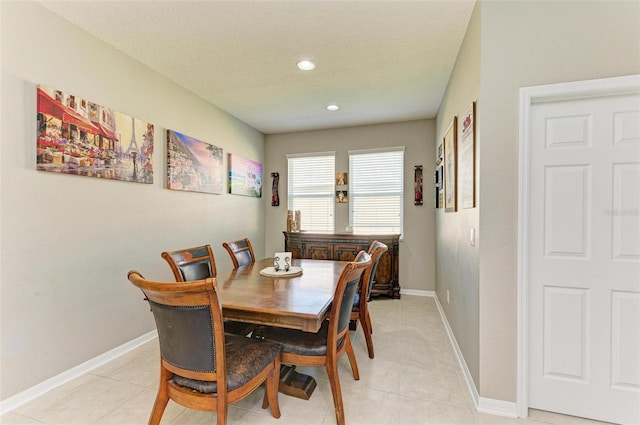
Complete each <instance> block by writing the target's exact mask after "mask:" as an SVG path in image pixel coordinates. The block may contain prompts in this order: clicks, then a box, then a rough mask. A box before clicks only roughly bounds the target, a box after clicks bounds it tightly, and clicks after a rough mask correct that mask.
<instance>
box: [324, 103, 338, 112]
mask: <svg viewBox="0 0 640 425" xmlns="http://www.w3.org/2000/svg"><path fill="white" fill-rule="evenodd" d="M327 109H328V110H329V111H337V110H338V109H340V107H339V106H338V105H336V104H335V103H332V104H331V105H327Z"/></svg>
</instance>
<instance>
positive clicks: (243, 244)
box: [222, 238, 256, 269]
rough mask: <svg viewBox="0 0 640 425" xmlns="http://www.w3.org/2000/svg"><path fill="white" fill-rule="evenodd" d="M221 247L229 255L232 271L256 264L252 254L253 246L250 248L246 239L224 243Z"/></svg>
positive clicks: (249, 243) (249, 242)
mask: <svg viewBox="0 0 640 425" xmlns="http://www.w3.org/2000/svg"><path fill="white" fill-rule="evenodd" d="M222 246H223V247H224V249H226V250H227V252H228V253H229V256H230V257H231V261H232V262H233V268H234V269H237V268H238V267H242V266H248V265H249V264H252V263H255V262H256V256H255V255H254V254H253V246H251V241H250V240H249V239H247V238H244V239H240V240H237V241H233V242H224V243H223V244H222Z"/></svg>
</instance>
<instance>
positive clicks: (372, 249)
mask: <svg viewBox="0 0 640 425" xmlns="http://www.w3.org/2000/svg"><path fill="white" fill-rule="evenodd" d="M388 249H389V248H388V247H387V245H385V244H383V243H382V242H378V241H373V242H372V243H371V245H370V246H369V251H368V254H369V255H370V256H371V265H370V266H369V267H367V269H366V270H365V271H364V273H363V274H362V279H361V280H360V288H359V290H358V293H357V294H356V297H355V299H354V300H353V308H352V310H351V320H355V321H357V322H360V325H361V326H362V332H363V333H364V339H365V341H366V342H367V351H368V352H369V358H370V359H372V358H374V357H375V353H374V351H373V338H372V336H371V335H372V334H373V326H372V323H371V316H370V315H369V299H370V297H371V289H372V288H373V280H374V277H375V275H376V270H377V268H378V263H379V262H380V257H382V254H384V253H385V252H386V251H387V250H388Z"/></svg>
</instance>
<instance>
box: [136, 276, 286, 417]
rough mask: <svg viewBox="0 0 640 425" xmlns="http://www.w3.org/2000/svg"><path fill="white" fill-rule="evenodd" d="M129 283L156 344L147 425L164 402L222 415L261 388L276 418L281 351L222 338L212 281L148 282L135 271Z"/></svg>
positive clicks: (259, 343) (253, 341)
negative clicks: (149, 319)
mask: <svg viewBox="0 0 640 425" xmlns="http://www.w3.org/2000/svg"><path fill="white" fill-rule="evenodd" d="M128 278H129V281H130V282H131V283H132V284H133V285H135V286H136V287H138V288H140V289H141V290H142V292H143V293H144V295H145V298H146V299H147V300H148V301H149V305H150V306H151V311H152V312H153V316H154V318H155V322H156V328H157V330H158V341H159V343H160V383H159V385H158V393H157V395H156V400H155V403H154V405H153V410H152V411H151V416H150V417H149V425H156V424H159V423H160V420H161V419H162V415H163V413H164V410H165V408H166V406H167V403H168V401H169V400H173V401H174V402H176V403H178V404H180V405H182V406H185V407H187V408H190V409H196V410H205V411H209V412H217V424H218V425H224V424H226V423H227V410H228V406H229V405H230V404H233V403H235V402H237V401H239V400H241V399H243V398H245V397H246V396H248V395H249V394H250V393H252V392H253V391H254V390H256V389H257V388H258V387H259V386H260V385H262V384H263V383H265V403H264V404H263V408H266V407H267V406H270V407H271V414H272V416H273V417H274V418H279V417H280V407H279V405H278V384H279V380H280V379H279V378H280V351H281V346H280V345H279V344H276V343H270V342H267V341H259V340H256V339H252V338H246V337H243V336H239V335H232V334H225V332H224V328H223V324H222V307H221V304H220V299H219V297H218V286H217V283H216V280H215V278H207V279H205V280H196V281H187V282H176V283H172V282H153V281H149V280H146V279H145V278H144V277H143V276H142V275H141V274H140V273H138V272H137V271H130V272H129V274H128Z"/></svg>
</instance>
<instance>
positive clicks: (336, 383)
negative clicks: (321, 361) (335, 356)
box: [325, 359, 345, 425]
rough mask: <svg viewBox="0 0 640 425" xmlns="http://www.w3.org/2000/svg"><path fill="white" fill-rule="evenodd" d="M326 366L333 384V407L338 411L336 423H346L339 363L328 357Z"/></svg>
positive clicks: (340, 424) (338, 424)
mask: <svg viewBox="0 0 640 425" xmlns="http://www.w3.org/2000/svg"><path fill="white" fill-rule="evenodd" d="M325 367H326V368H327V375H329V384H331V395H332V396H333V407H334V409H335V411H336V423H337V425H345V423H344V406H343V404H342V390H341V389H340V377H339V376H338V364H337V363H336V361H335V360H330V359H327V363H326V365H325Z"/></svg>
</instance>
